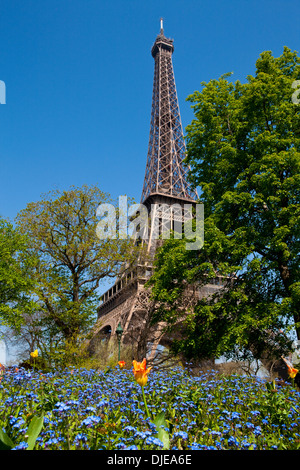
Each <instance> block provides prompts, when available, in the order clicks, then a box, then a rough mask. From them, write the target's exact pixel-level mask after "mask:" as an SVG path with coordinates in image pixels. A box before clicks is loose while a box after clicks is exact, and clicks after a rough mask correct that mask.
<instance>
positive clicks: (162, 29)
mask: <svg viewBox="0 0 300 470" xmlns="http://www.w3.org/2000/svg"><path fill="white" fill-rule="evenodd" d="M160 33H161V34H164V19H163V18H161V19H160Z"/></svg>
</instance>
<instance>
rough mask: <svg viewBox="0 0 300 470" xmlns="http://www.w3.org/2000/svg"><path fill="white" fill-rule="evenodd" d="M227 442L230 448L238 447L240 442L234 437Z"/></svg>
mask: <svg viewBox="0 0 300 470" xmlns="http://www.w3.org/2000/svg"><path fill="white" fill-rule="evenodd" d="M227 442H228V445H229V446H236V447H237V446H238V445H239V441H238V440H237V439H236V438H235V437H234V436H230V437H229V438H228V441H227Z"/></svg>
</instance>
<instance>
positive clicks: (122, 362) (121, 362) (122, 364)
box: [118, 361, 126, 369]
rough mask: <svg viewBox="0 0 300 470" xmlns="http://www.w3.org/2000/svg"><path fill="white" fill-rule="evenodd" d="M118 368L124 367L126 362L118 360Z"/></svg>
mask: <svg viewBox="0 0 300 470" xmlns="http://www.w3.org/2000/svg"><path fill="white" fill-rule="evenodd" d="M118 364H119V366H120V369H124V367H125V364H126V362H125V361H119V362H118Z"/></svg>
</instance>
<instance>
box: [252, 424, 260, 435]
mask: <svg viewBox="0 0 300 470" xmlns="http://www.w3.org/2000/svg"><path fill="white" fill-rule="evenodd" d="M253 434H255V436H260V435H261V427H260V426H256V427H255V429H254V431H253Z"/></svg>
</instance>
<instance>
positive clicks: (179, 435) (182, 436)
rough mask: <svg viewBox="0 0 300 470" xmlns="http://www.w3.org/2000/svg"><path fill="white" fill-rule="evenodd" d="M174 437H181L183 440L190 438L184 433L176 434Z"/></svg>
mask: <svg viewBox="0 0 300 470" xmlns="http://www.w3.org/2000/svg"><path fill="white" fill-rule="evenodd" d="M173 437H180V438H181V439H185V440H186V439H187V438H188V433H187V432H184V431H178V432H174V434H173Z"/></svg>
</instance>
